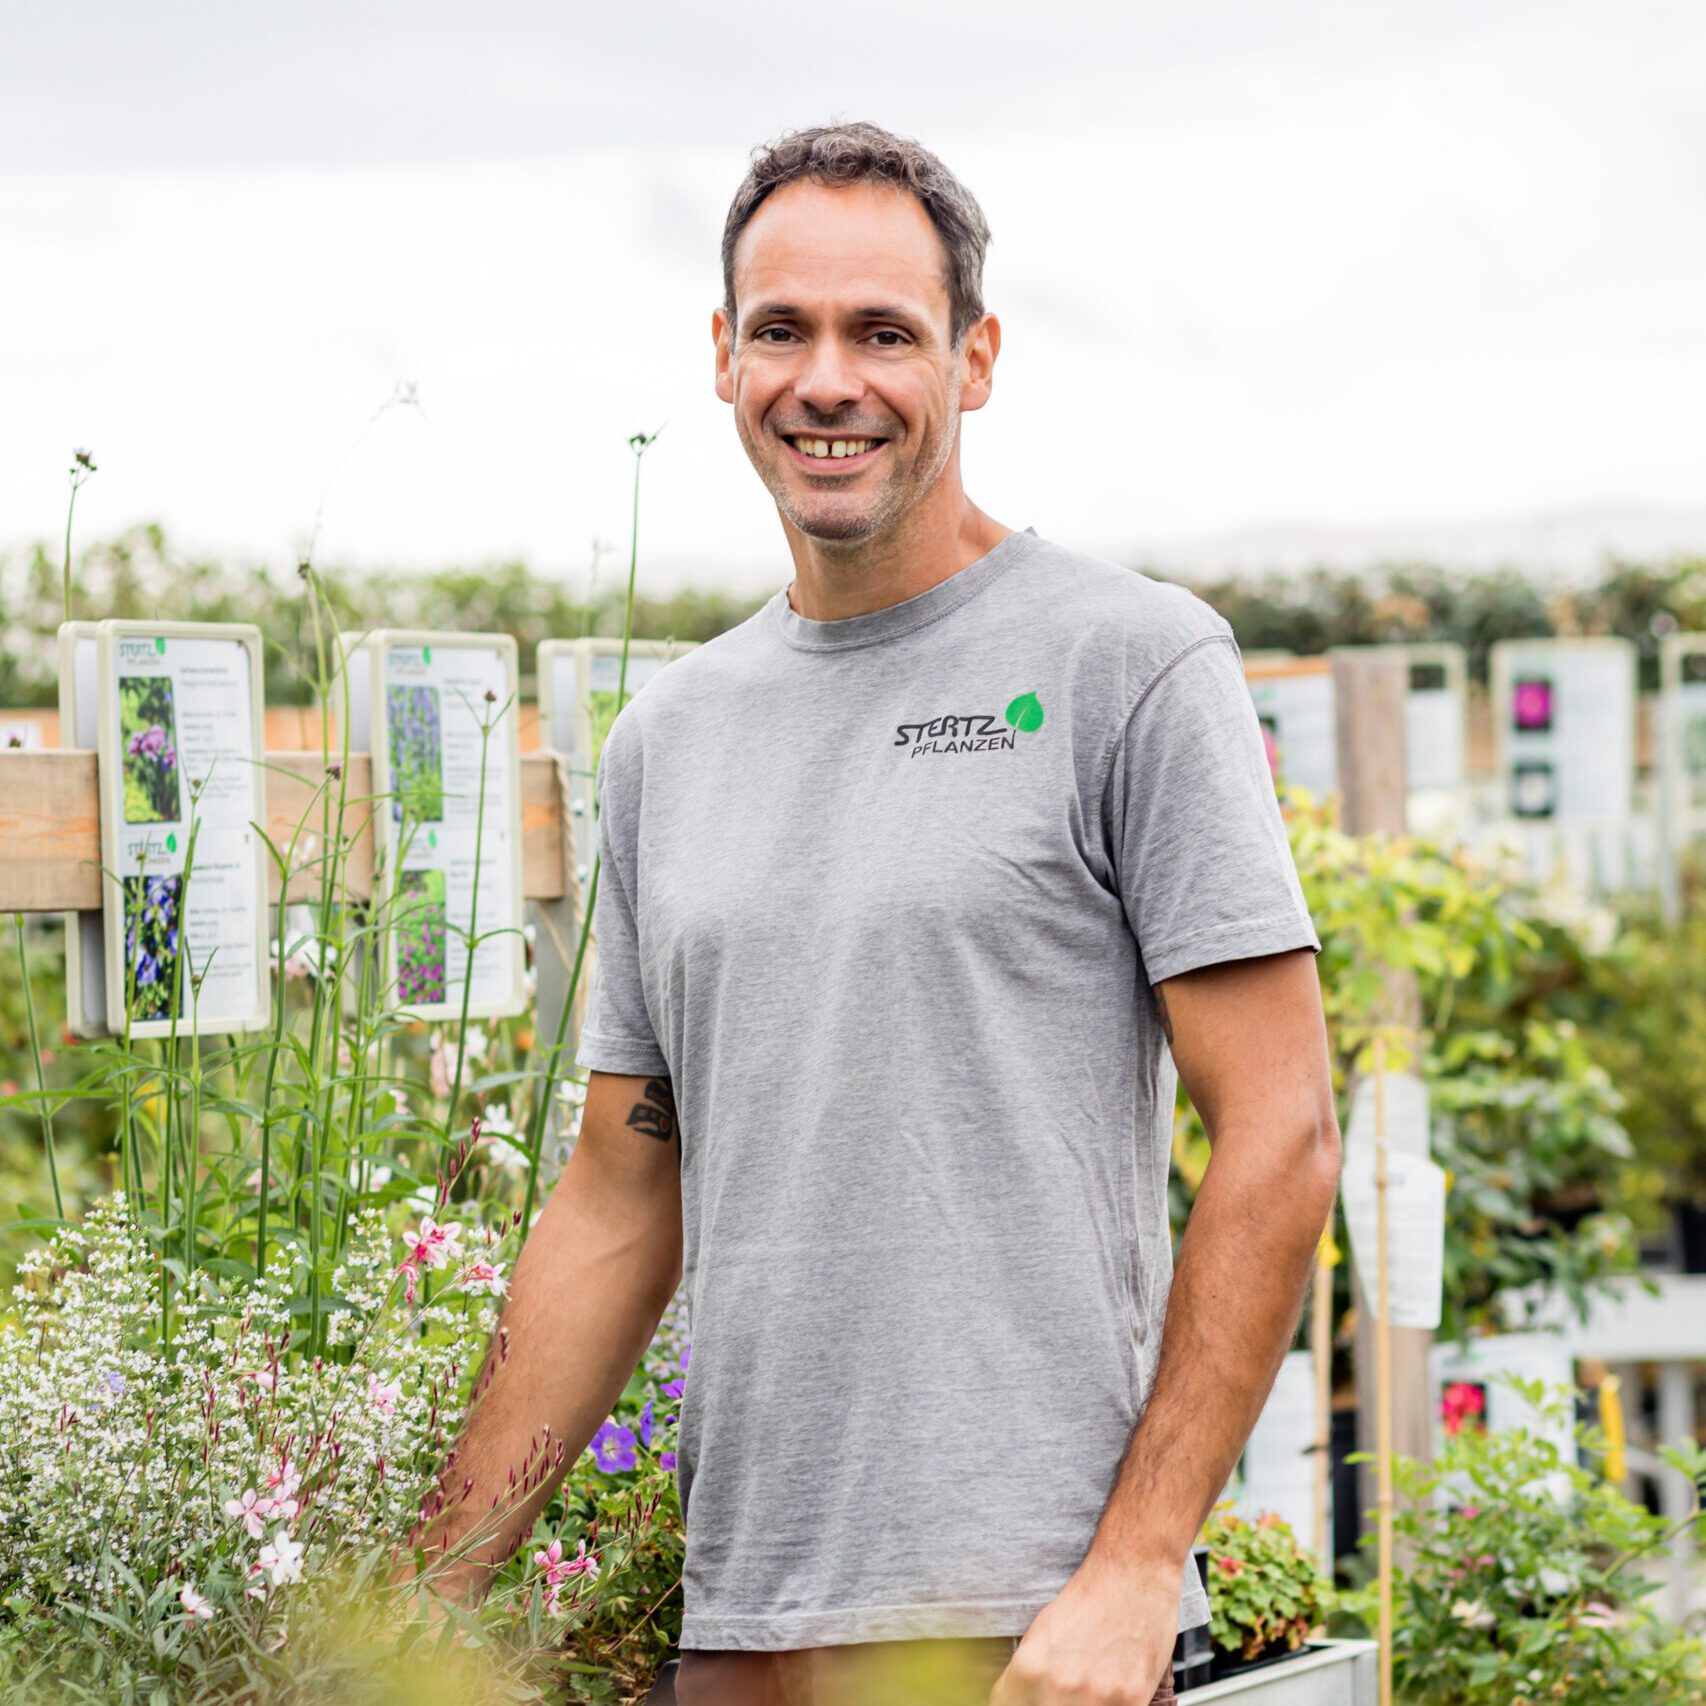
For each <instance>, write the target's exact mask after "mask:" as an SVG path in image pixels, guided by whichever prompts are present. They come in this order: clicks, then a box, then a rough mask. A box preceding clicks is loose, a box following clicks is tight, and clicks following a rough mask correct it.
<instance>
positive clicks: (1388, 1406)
mask: <svg viewBox="0 0 1706 1706" xmlns="http://www.w3.org/2000/svg"><path fill="white" fill-rule="evenodd" d="M1386 1193H1387V1176H1386V1040H1385V1038H1383V1037H1376V1038H1375V1039H1374V1208H1375V1222H1374V1226H1375V1243H1376V1246H1377V1248H1378V1250H1379V1256H1378V1258H1377V1261H1376V1267H1377V1271H1378V1279H1377V1281H1376V1303H1375V1322H1374V1394H1375V1396H1374V1404H1375V1437H1376V1440H1377V1442H1378V1443H1377V1446H1376V1450H1377V1452H1378V1455H1379V1459H1380V1461H1379V1472H1380V1480H1379V1487H1380V1497H1379V1499H1378V1501H1377V1502H1376V1506H1375V1510H1376V1516H1377V1520H1378V1522H1379V1544H1380V1590H1379V1591H1380V1629H1379V1634H1380V1706H1392V1511H1393V1500H1392V1320H1391V1316H1392V1299H1391V1294H1390V1283H1389V1281H1390V1276H1389V1272H1388V1269H1389V1264H1390V1258H1389V1252H1388V1248H1387V1237H1388V1234H1387V1203H1386Z"/></svg>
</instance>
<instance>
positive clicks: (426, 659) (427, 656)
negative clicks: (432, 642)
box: [421, 646, 432, 663]
mask: <svg viewBox="0 0 1706 1706" xmlns="http://www.w3.org/2000/svg"><path fill="white" fill-rule="evenodd" d="M421 662H422V663H431V662H432V647H431V646H422V647H421Z"/></svg>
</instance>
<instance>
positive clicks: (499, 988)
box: [351, 629, 527, 1019]
mask: <svg viewBox="0 0 1706 1706" xmlns="http://www.w3.org/2000/svg"><path fill="white" fill-rule="evenodd" d="M365 649H366V650H367V652H368V653H369V658H368V664H367V673H368V676H369V681H370V686H371V698H370V701H369V703H370V704H371V707H372V710H371V728H372V754H373V786H374V794H375V795H376V796H377V806H376V810H375V813H374V825H375V847H374V859H375V867H376V869H375V891H376V895H377V897H378V899H379V902H380V904H381V905H382V907H383V908H384V917H383V921H382V922H383V926H384V927H383V928H382V931H381V936H382V940H383V943H384V976H385V986H386V988H387V989H388V990H389V991H390V992H391V994H392V996H393V998H394V1000H395V1002H396V1004H397V1006H398V1008H399V1010H401V1011H403V1012H406V1013H409V1014H411V1015H412V1016H414V1017H416V1018H423V1019H459V1018H461V1017H463V1015H464V1006H463V1002H464V997H465V996H466V1001H467V1006H466V1016H467V1017H468V1018H471V1019H472V1018H482V1019H484V1018H498V1017H501V1016H503V1015H505V1014H510V1013H519V1012H521V1011H522V1009H523V1008H524V1007H525V1006H526V1004H527V1003H526V992H525V983H524V977H525V943H524V941H523V937H522V919H523V899H522V886H521V742H520V724H521V718H520V710H519V700H518V695H517V678H518V671H517V666H516V647H515V641H514V640H513V639H511V638H510V637H509V636H508V635H506V634H458V633H447V634H439V633H427V632H420V631H404V630H398V629H392V630H382V631H379V632H375V633H373V634H370V635H369V636H368V638H367V640H366V642H365ZM351 721H352V730H351V732H352V735H353V733H354V727H353V724H354V718H353V716H352V719H351ZM470 938H474V939H475V945H474V951H473V955H472V962H471V965H470V956H469V943H470ZM465 984H466V989H465V988H464V985H465Z"/></svg>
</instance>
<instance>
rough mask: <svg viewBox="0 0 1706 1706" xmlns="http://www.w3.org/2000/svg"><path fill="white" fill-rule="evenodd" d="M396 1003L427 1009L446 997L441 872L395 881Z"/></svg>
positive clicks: (446, 923) (446, 925)
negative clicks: (400, 1002) (405, 1003)
mask: <svg viewBox="0 0 1706 1706" xmlns="http://www.w3.org/2000/svg"><path fill="white" fill-rule="evenodd" d="M395 928H396V931H397V999H398V1000H399V1001H404V1002H407V1003H409V1004H410V1005H411V1006H417V1007H427V1006H432V1005H433V1004H434V1003H437V1002H442V1001H443V1000H444V997H445V966H446V959H447V956H448V954H449V940H450V914H449V907H448V906H447V905H446V902H445V895H444V873H443V872H442V871H404V872H403V874H402V875H401V876H400V877H399V878H398V879H397V918H396V925H395Z"/></svg>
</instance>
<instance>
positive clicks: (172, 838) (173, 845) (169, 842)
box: [166, 830, 178, 853]
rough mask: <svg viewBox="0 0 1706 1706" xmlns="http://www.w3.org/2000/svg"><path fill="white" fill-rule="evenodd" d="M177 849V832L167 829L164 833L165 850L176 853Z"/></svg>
mask: <svg viewBox="0 0 1706 1706" xmlns="http://www.w3.org/2000/svg"><path fill="white" fill-rule="evenodd" d="M177 850H178V837H177V832H176V831H175V830H172V831H168V832H167V835H166V851H167V852H168V853H176V852H177Z"/></svg>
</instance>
